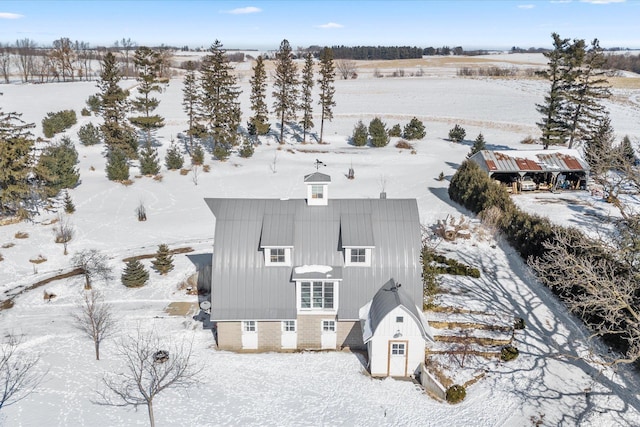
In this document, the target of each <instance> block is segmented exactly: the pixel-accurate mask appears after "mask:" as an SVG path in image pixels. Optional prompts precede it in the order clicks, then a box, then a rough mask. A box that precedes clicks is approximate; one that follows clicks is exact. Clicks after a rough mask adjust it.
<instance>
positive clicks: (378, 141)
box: [369, 117, 389, 147]
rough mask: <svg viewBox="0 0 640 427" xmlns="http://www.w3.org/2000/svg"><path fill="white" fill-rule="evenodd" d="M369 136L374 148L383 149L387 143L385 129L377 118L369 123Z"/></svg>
mask: <svg viewBox="0 0 640 427" xmlns="http://www.w3.org/2000/svg"><path fill="white" fill-rule="evenodd" d="M369 135H371V145H373V146H374V147H384V146H386V145H387V144H388V143H389V134H388V133H387V127H386V126H385V124H384V123H383V122H382V120H380V118H378V117H375V118H374V119H373V120H371V122H370V123H369Z"/></svg>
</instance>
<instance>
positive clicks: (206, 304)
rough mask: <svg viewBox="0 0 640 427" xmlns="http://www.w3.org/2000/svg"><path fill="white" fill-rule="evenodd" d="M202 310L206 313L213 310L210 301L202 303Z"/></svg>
mask: <svg viewBox="0 0 640 427" xmlns="http://www.w3.org/2000/svg"><path fill="white" fill-rule="evenodd" d="M200 308H201V309H202V310H204V311H207V310H209V309H210V308H211V302H209V301H208V300H204V301H202V302H201V303H200Z"/></svg>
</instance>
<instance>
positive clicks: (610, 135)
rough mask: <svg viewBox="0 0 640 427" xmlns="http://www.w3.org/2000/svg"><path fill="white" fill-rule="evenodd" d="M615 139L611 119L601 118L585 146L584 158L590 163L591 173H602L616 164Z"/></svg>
mask: <svg viewBox="0 0 640 427" xmlns="http://www.w3.org/2000/svg"><path fill="white" fill-rule="evenodd" d="M614 140H615V135H614V131H613V127H612V126H611V119H609V117H608V116H605V117H603V118H602V119H601V120H599V122H598V125H597V127H596V131H595V132H593V133H592V134H591V135H590V136H589V138H588V139H587V140H586V143H585V146H584V159H585V160H586V161H587V163H588V164H589V168H590V169H591V173H593V174H595V175H600V174H603V173H605V172H606V171H608V170H609V169H611V168H612V167H614V166H615V165H614V164H615V163H616V161H615V157H616V156H615V154H614V151H615V150H614V148H613V142H614Z"/></svg>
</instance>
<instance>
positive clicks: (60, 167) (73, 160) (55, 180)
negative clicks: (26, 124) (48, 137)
mask: <svg viewBox="0 0 640 427" xmlns="http://www.w3.org/2000/svg"><path fill="white" fill-rule="evenodd" d="M77 164H78V152H77V151H76V147H75V146H74V145H73V142H71V139H70V138H69V137H63V138H62V140H61V141H60V142H58V143H56V144H52V145H49V146H48V147H46V148H45V149H44V150H42V153H41V154H40V157H39V158H38V162H37V164H36V167H35V170H34V172H35V176H36V179H37V180H38V181H39V182H40V183H41V185H42V191H43V193H44V195H45V196H46V197H53V196H55V195H57V194H58V193H59V192H60V190H62V189H63V188H72V187H74V186H75V185H76V184H78V181H79V180H80V173H79V172H78V168H77V167H76V165H77Z"/></svg>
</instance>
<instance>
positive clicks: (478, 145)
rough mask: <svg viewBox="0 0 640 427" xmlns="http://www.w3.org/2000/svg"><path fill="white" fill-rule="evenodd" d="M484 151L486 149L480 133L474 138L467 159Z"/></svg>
mask: <svg viewBox="0 0 640 427" xmlns="http://www.w3.org/2000/svg"><path fill="white" fill-rule="evenodd" d="M486 149H487V147H486V143H485V141H484V135H482V132H481V133H479V134H478V136H477V137H476V140H475V141H474V142H473V147H471V151H469V154H467V158H469V157H471V156H473V155H474V154H476V153H479V152H480V151H482V150H486Z"/></svg>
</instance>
